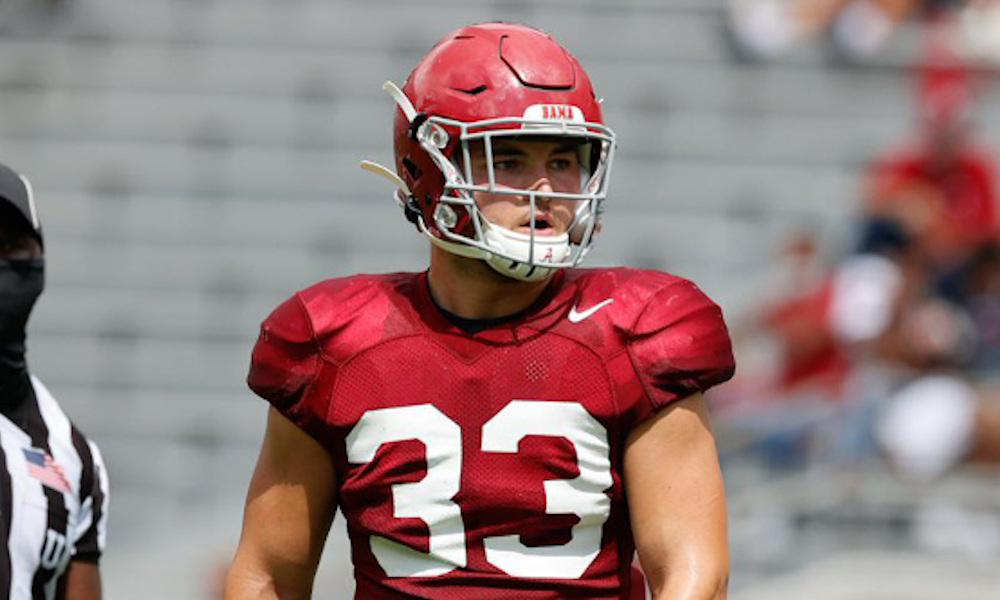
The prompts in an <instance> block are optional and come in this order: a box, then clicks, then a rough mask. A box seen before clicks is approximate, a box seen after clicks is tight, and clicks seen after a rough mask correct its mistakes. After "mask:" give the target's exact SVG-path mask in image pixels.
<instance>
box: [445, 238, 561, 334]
mask: <svg viewBox="0 0 1000 600" xmlns="http://www.w3.org/2000/svg"><path fill="white" fill-rule="evenodd" d="M427 279H428V284H429V285H430V289H431V295H432V296H433V298H434V301H435V302H436V303H437V305H438V306H440V307H441V308H443V309H444V310H446V311H448V312H450V313H452V314H455V315H458V316H460V317H463V318H466V319H495V318H498V317H506V316H509V315H513V314H517V313H519V312H521V311H523V310H525V309H526V308H528V307H529V306H531V305H532V303H534V302H535V300H537V299H538V297H539V296H541V295H542V293H543V292H544V291H545V288H546V287H547V286H548V283H549V281H548V280H544V281H530V282H529V281H518V280H516V279H511V278H510V277H506V276H504V275H501V274H500V273H497V272H496V271H494V270H493V269H491V268H490V266H489V265H487V264H486V263H485V262H483V261H482V260H478V259H473V258H463V257H461V256H456V255H454V254H451V253H449V252H446V251H444V250H441V249H440V248H434V249H433V251H432V253H431V267H430V270H429V271H428V275H427Z"/></svg>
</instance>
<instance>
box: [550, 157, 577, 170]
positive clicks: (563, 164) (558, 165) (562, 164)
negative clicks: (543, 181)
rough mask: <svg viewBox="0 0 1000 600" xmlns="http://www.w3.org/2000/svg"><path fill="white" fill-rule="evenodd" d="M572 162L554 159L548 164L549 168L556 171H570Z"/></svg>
mask: <svg viewBox="0 0 1000 600" xmlns="http://www.w3.org/2000/svg"><path fill="white" fill-rule="evenodd" d="M573 165H574V162H573V161H572V160H570V159H568V158H556V159H553V160H552V161H551V162H550V163H549V168H551V169H554V170H556V171H565V170H567V169H572V168H573Z"/></svg>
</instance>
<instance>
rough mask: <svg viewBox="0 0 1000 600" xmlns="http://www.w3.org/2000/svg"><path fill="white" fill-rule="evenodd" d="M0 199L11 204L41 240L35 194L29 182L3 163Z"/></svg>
mask: <svg viewBox="0 0 1000 600" xmlns="http://www.w3.org/2000/svg"><path fill="white" fill-rule="evenodd" d="M0 200H5V201H7V202H8V203H9V204H12V205H13V206H14V208H16V209H17V211H18V212H19V213H21V214H22V215H23V216H24V219H25V221H26V222H27V223H28V224H29V225H31V230H32V231H33V232H34V234H35V237H37V238H38V241H41V240H42V224H41V222H40V221H39V220H38V211H37V210H36V209H35V194H34V191H33V190H32V189H31V182H30V181H28V178H27V177H25V176H24V175H21V174H20V173H18V172H17V171H15V170H13V169H11V168H10V167H8V166H7V165H4V164H3V163H0Z"/></svg>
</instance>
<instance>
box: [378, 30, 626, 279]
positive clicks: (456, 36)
mask: <svg viewBox="0 0 1000 600" xmlns="http://www.w3.org/2000/svg"><path fill="white" fill-rule="evenodd" d="M383 88H384V89H385V90H386V91H387V92H389V94H390V95H392V96H393V98H394V100H395V101H396V103H397V105H398V107H397V111H396V117H395V127H394V135H395V155H396V172H395V173H392V172H391V171H389V170H388V169H386V168H385V167H381V166H380V165H376V164H374V163H370V162H367V161H366V162H365V163H362V166H363V167H365V168H367V169H369V170H371V171H374V172H378V173H380V174H382V175H384V176H386V177H389V178H390V179H392V180H393V181H394V182H395V183H396V185H397V187H398V188H399V189H398V190H397V192H396V199H397V201H398V202H399V203H400V204H401V205H402V206H403V208H404V210H405V211H406V214H407V217H408V218H409V219H410V220H411V221H412V222H413V223H414V224H415V225H416V226H417V227H418V229H420V231H422V232H423V233H424V234H426V235H427V236H428V237H429V238H430V240H431V241H432V242H433V243H434V244H436V245H438V246H440V247H442V248H444V249H446V250H448V251H449V252H453V253H455V254H458V255H461V256H467V257H472V258H478V259H483V260H485V261H486V262H487V263H488V264H489V265H490V266H492V267H493V268H494V269H496V270H497V271H499V272H500V273H503V274H504V275H507V276H510V277H513V278H516V279H521V280H525V281H537V280H540V279H544V278H545V277H547V276H549V275H550V274H551V273H552V270H553V269H558V268H565V267H571V266H575V265H577V264H579V263H580V261H581V260H582V259H583V257H584V255H586V254H587V252H588V251H589V249H590V247H591V244H592V242H593V238H594V235H595V234H596V233H597V231H598V230H599V228H600V219H601V213H602V203H603V201H604V199H605V198H606V197H607V188H608V180H609V176H610V174H611V165H612V158H613V155H614V150H615V137H614V133H613V132H612V131H611V129H609V128H608V127H606V126H605V125H604V119H603V116H602V112H601V105H600V101H599V100H598V99H597V97H596V96H595V94H594V91H593V88H592V87H591V83H590V78H589V77H588V76H587V73H586V72H584V70H583V68H582V67H581V66H580V63H579V62H578V61H577V60H576V58H575V57H573V55H572V54H570V53H569V52H568V51H567V50H566V49H565V48H563V47H562V46H560V45H559V44H558V43H557V42H556V41H555V40H554V39H553V38H552V37H551V36H550V35H548V34H547V33H545V32H542V31H539V30H537V29H533V28H531V27H527V26H524V25H514V24H509V23H483V24H479V25H472V26H469V27H464V28H462V29H459V30H457V31H454V32H452V33H450V34H448V35H447V36H445V37H444V38H443V39H442V40H441V41H439V42H438V43H437V44H436V45H435V46H434V48H432V49H431V51H430V52H429V53H428V54H427V56H425V57H424V58H423V60H421V61H420V63H419V64H417V66H416V68H415V69H414V70H413V72H412V73H411V74H410V76H409V78H408V79H407V80H406V83H405V84H404V86H403V88H402V90H400V89H399V88H397V87H396V86H395V85H393V84H392V83H390V82H387V83H386V84H385V85H384V86H383ZM503 137H507V138H510V137H516V138H519V139H525V138H529V137H541V138H546V139H551V138H568V139H570V140H574V141H576V142H578V143H577V144H574V145H575V147H577V148H578V149H579V150H578V152H579V159H580V164H581V165H582V166H583V167H584V171H585V174H584V176H583V177H582V179H583V180H582V181H581V185H580V190H579V192H578V193H563V192H552V191H545V192H540V191H537V190H530V189H517V188H511V187H506V186H502V185H499V184H497V180H496V175H495V172H494V169H493V164H492V163H493V161H492V156H493V151H492V148H493V143H494V140H497V139H498V138H503ZM472 143H479V144H482V147H483V150H484V151H485V156H486V159H487V160H486V163H487V164H486V166H487V181H485V182H478V183H477V182H474V181H473V178H472V173H471V165H470V163H471V160H470V144H472ZM475 192H488V193H491V194H508V195H516V196H520V197H522V198H526V199H527V202H528V203H530V206H531V210H532V213H534V211H535V209H536V205H537V202H538V200H539V198H547V199H568V200H573V201H575V204H576V207H575V212H574V219H573V222H572V224H571V226H570V228H569V230H568V231H567V232H566V233H564V234H562V235H558V236H544V235H535V219H534V218H532V219H531V225H530V232H529V233H519V232H515V231H511V230H509V229H506V228H502V227H499V226H498V225H496V224H494V223H491V222H490V221H489V220H487V219H486V218H485V217H484V216H483V214H482V213H481V212H480V211H479V208H478V206H477V204H476V202H475V198H474V193H475Z"/></svg>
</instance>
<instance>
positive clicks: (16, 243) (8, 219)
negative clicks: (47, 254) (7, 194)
mask: <svg viewBox="0 0 1000 600" xmlns="http://www.w3.org/2000/svg"><path fill="white" fill-rule="evenodd" d="M15 210H16V209H14V208H13V207H11V206H9V205H6V204H4V202H3V201H2V200H0V259H3V260H25V259H31V258H37V257H39V256H41V254H42V247H41V246H40V245H39V243H38V240H37V239H36V238H35V236H34V234H32V233H31V229H30V228H29V227H28V224H27V223H26V222H24V219H22V218H21V216H20V215H19V214H17V213H16V212H15Z"/></svg>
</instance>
